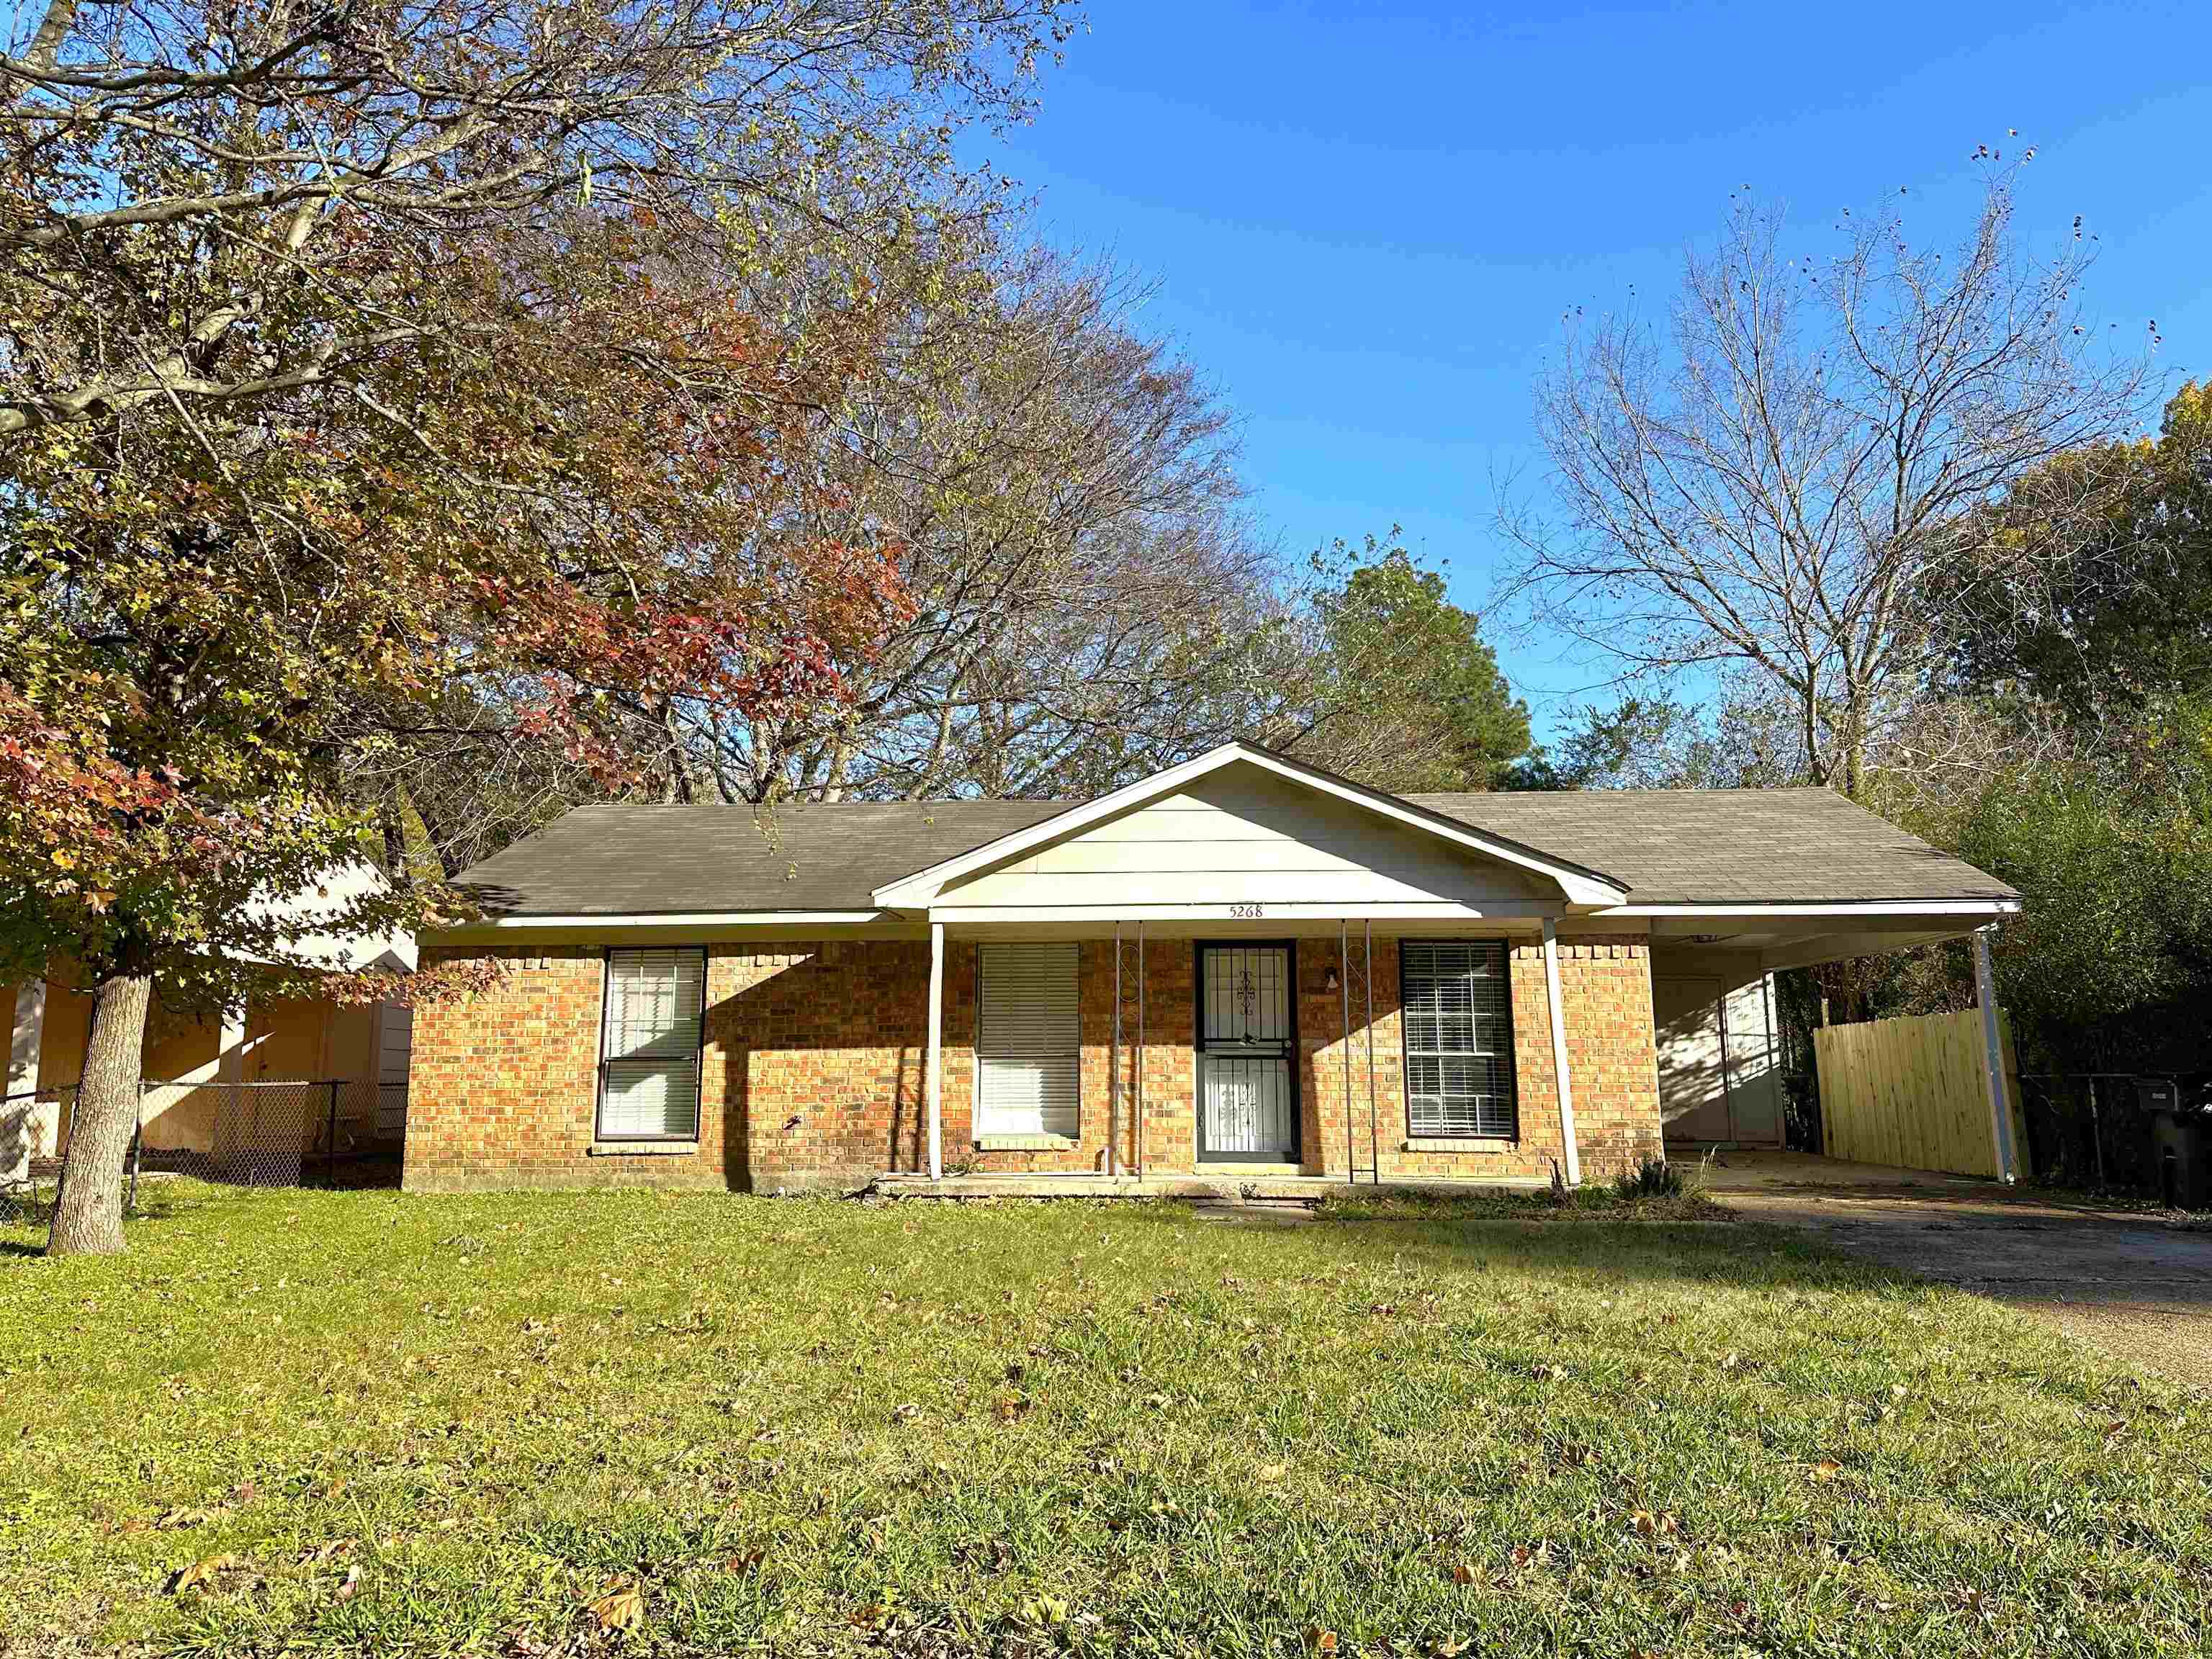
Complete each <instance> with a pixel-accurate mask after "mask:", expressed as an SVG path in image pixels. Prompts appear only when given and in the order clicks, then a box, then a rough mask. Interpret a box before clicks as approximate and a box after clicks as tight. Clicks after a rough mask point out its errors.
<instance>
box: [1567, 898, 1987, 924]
mask: <svg viewBox="0 0 2212 1659" xmlns="http://www.w3.org/2000/svg"><path fill="white" fill-rule="evenodd" d="M2019 913H2020V901H2019V900H2018V899H2016V898H1954V899H1861V900H1856V901H1849V902H1831V903H1821V904H1617V905H1614V906H1613V907H1611V908H1608V909H1604V910H1600V911H1597V912H1595V918H1597V919H1603V918H1605V917H1608V916H1745V917H1753V916H1778V917H1785V918H1786V917H1790V916H1806V917H1820V916H1845V917H1850V916H2010V915H2018V914H2019Z"/></svg>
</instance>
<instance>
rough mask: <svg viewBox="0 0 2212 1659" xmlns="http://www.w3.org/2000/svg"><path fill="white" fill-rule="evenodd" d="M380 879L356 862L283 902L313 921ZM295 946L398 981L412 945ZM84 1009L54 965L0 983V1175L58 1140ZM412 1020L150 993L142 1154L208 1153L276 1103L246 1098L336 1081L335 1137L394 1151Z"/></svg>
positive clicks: (301, 1003) (51, 1150) (71, 1096)
mask: <svg viewBox="0 0 2212 1659" xmlns="http://www.w3.org/2000/svg"><path fill="white" fill-rule="evenodd" d="M384 879H385V878H384V877H383V876H382V875H381V874H380V873H379V872H376V871H375V870H374V869H372V868H370V867H369V866H356V867H355V868H352V869H349V870H346V871H341V872H336V873H334V874H333V875H331V876H330V877H328V878H325V881H324V882H323V883H321V884H319V887H320V890H319V891H317V892H314V893H301V894H299V895H295V896H293V897H292V898H290V899H289V900H286V901H284V902H283V906H284V908H287V909H289V910H291V911H292V912H294V913H295V915H302V916H305V917H307V918H308V919H310V920H312V919H313V917H314V916H315V915H317V914H318V913H319V912H321V911H323V910H325V909H330V908H334V907H336V906H337V905H340V904H343V903H344V902H348V901H349V899H351V898H353V897H354V896H356V895H357V894H358V893H359V892H360V891H361V890H362V888H363V886H364V885H365V884H371V883H380V882H382V881H383V880H384ZM296 949H297V950H298V951H299V952H300V953H301V955H302V956H304V957H307V958H308V959H309V960H312V961H315V962H319V963H325V964H326V965H327V966H329V967H331V968H333V969H362V968H371V967H378V968H387V969H392V970H394V971H397V972H410V971H412V969H413V968H414V966H415V946H414V941H413V940H412V939H410V938H408V937H407V936H406V935H404V934H397V933H395V934H387V935H382V936H379V937H376V938H369V939H356V938H350V937H340V936H338V935H336V934H331V933H316V934H312V935H309V936H307V937H306V938H304V939H301V940H299V941H298V942H297V945H296ZM92 1002H93V1000H92V997H91V994H89V992H88V991H87V990H85V989H83V988H81V987H80V986H79V985H78V983H77V975H76V974H75V973H74V972H72V971H71V969H70V968H69V967H68V966H67V965H66V964H62V963H50V964H49V966H48V971H47V974H46V977H44V978H43V979H38V980H32V981H26V982H25V983H22V984H20V985H14V986H8V985H0V1007H4V1008H9V1009H10V1010H12V1017H11V1023H10V1030H9V1060H8V1087H7V1096H8V1103H7V1119H6V1125H5V1127H4V1128H0V1140H4V1142H5V1143H6V1144H5V1145H4V1146H0V1172H5V1171H6V1170H10V1169H14V1168H17V1167H20V1165H21V1161H22V1159H24V1158H51V1157H52V1156H54V1155H55V1154H56V1153H57V1152H58V1151H59V1149H60V1148H61V1146H63V1145H64V1144H65V1143H66V1140H67V1138H68V1133H69V1118H70V1108H71V1105H72V1103H73V1102H74V1100H75V1097H76V1085H77V1083H78V1080H79V1079H81V1078H82V1076H83V1075H84V1055H85V1046H86V1044H87V1042H88V1041H89V1040H90V1037H91V1034H92ZM410 1018H411V1016H410V1010H409V1009H408V1008H407V1007H406V1006H404V1005H401V1004H398V1003H377V1004H350V1003H349V1004H343V1005H341V1004H338V1003H335V1002H332V1001H330V1000H327V999H323V998H301V997H288V998H276V997H248V998H247V999H246V1000H245V1002H243V1003H241V1004H240V1005H238V1006H234V1007H231V1008H228V1009H225V1010H222V1011H221V1012H207V1011H202V1010H198V1009H194V1008H189V1007H182V1006H171V1005H170V1004H169V1002H168V1001H167V1000H165V999H164V997H163V995H162V987H161V986H160V985H159V984H158V983H157V984H156V985H155V987H154V1004H153V1006H152V1007H151V1008H150V1009H149V1011H148V1013H147V1018H146V1036H145V1042H144V1044H143V1048H142V1049H141V1057H140V1061H139V1073H140V1076H141V1077H142V1078H143V1079H144V1081H145V1084H146V1088H145V1091H144V1103H143V1113H142V1117H143V1142H144V1146H145V1147H146V1149H147V1150H148V1151H149V1152H174V1153H200V1154H207V1153H213V1152H217V1151H218V1150H219V1148H220V1147H221V1146H222V1143H223V1142H224V1141H225V1140H226V1139H229V1140H235V1139H238V1138H239V1137H240V1135H247V1136H251V1135H252V1134H253V1133H257V1132H258V1126H257V1122H256V1119H257V1117H266V1116H268V1115H269V1114H267V1113H257V1112H256V1111H255V1108H256V1106H257V1105H266V1106H270V1107H276V1105H277V1104H278V1103H277V1102H276V1100H275V1099H274V1098H273V1097H269V1096H268V1095H267V1094H266V1093H265V1092H264V1095H263V1096H259V1097H257V1096H256V1095H254V1094H253V1093H252V1092H251V1090H253V1089H260V1090H264V1091H266V1090H267V1087H268V1085H275V1084H278V1083H306V1082H310V1081H312V1082H318V1083H329V1082H331V1081H337V1082H340V1083H342V1084H343V1085H346V1088H345V1090H344V1091H343V1093H342V1095H341V1097H340V1099H339V1102H338V1104H339V1108H340V1115H341V1117H342V1119H343V1125H342V1131H343V1134H344V1135H345V1136H346V1137H348V1138H349V1139H368V1138H373V1137H382V1138H388V1139H392V1140H393V1141H397V1140H398V1138H399V1136H400V1134H401V1133H402V1131H403V1129H404V1113H405V1109H406V1082H407V1060H408V1051H409V1048H410V1041H411V1032H410ZM282 1106H283V1112H284V1113H285V1115H286V1118H287V1121H288V1123H297V1124H298V1125H299V1127H300V1131H301V1133H306V1132H309V1131H312V1132H314V1133H323V1132H325V1130H326V1127H327V1119H326V1117H325V1115H324V1114H323V1113H321V1112H319V1111H318V1112H310V1111H308V1109H307V1105H306V1104H305V1103H303V1102H302V1101H295V1100H291V1099H287V1100H285V1101H283V1103H282ZM310 1118H312V1119H313V1121H312V1122H310V1121H307V1120H308V1119H310Z"/></svg>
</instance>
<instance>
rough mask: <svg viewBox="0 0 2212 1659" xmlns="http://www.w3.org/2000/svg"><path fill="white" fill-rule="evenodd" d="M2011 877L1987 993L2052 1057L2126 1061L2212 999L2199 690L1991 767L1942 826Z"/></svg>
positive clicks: (2199, 1022)
mask: <svg viewBox="0 0 2212 1659" xmlns="http://www.w3.org/2000/svg"><path fill="white" fill-rule="evenodd" d="M1953 840H1954V844H1955V847H1956V849H1957V851H1958V852H1959V854H1960V856H1961V857H1964V858H1966V859H1968V860H1972V862H1973V863H1975V864H1977V865H1978V866H1981V867H1982V868H1983V869H1985V870H1987V871H1989V872H1990V873H1991V874H1993V875H1996V876H2000V877H2002V878H2004V879H2005V880H2006V881H2008V882H2010V883H2011V884H2013V885H2014V886H2015V887H2017V888H2019V889H2020V890H2021V898H2022V903H2021V914H2020V915H2017V916H2015V917H2014V918H2012V919H2010V920H2009V921H2007V922H2006V923H2005V925H2004V927H2003V930H2002V933H2001V934H2000V935H1999V947H1998V951H1997V953H1996V972H1997V979H1998V987H1999V992H2000V995H2001V997H2002V1000H2003V1002H2004V1004H2005V1006H2008V1008H2010V1009H2011V1010H2012V1011H2013V1012H2014V1015H2015V1018H2016V1019H2018V1020H2019V1021H2020V1022H2021V1025H2022V1027H2023V1036H2024V1039H2026V1040H2027V1041H2030V1042H2034V1043H2036V1044H2038V1045H2039V1046H2040V1047H2042V1048H2045V1050H2046V1051H2048V1052H2055V1053H2057V1054H2062V1055H2066V1056H2070V1057H2071V1058H2070V1059H2069V1061H2068V1063H2067V1064H2066V1065H2065V1066H2063V1069H2069V1070H2085V1071H2086V1070H2092V1069H2106V1068H2111V1067H2114V1066H2126V1065H2127V1064H2128V1063H2129V1059H2130V1054H2132V1053H2134V1052H2138V1051H2142V1050H2146V1049H2148V1048H2156V1047H2163V1046H2165V1040H2166V1036H2168V1035H2169V1034H2168V1033H2167V1032H2166V1031H2164V1030H2161V1028H2162V1027H2165V1026H2167V1025H2169V1024H2172V1022H2174V1021H2176V1020H2179V1021H2180V1022H2182V1023H2183V1024H2185V1026H2187V1025H2192V1024H2193V1028H2194V1030H2195V1031H2196V1033H2197V1036H2198V1037H2199V1039H2200V1041H2201V1038H2202V1034H2203V1023H2204V1011H2205V1010H2206V1009H2207V1008H2212V697H2206V696H2194V697H2189V698H2184V699H2181V700H2179V701H2178V702H2175V703H2173V704H2172V705H2171V706H2170V707H2168V708H2166V709H2164V710H2162V711H2160V712H2159V713H2157V714H2154V715H2151V716H2148V717H2147V718H2146V719H2144V720H2142V722H2141V723H2140V724H2138V725H2137V726H2135V727H2133V728H2132V729H2130V731H2129V732H2128V733H2127V734H2126V736H2125V738H2124V740H2123V741H2119V742H2116V743H2112V744H2109V745H2108V746H2106V747H2104V748H2102V749H2100V750H2075V751H2074V752H2073V753H2071V754H2069V755H2067V756H2065V757H2059V758H2045V759H2044V760H2043V761H2041V762H2040V763H2039V764H2038V765H2037V766H2036V767H2034V768H2033V769H2031V770H2022V771H2019V772H2015V773H2012V774H2010V775H2006V776H2004V777H2003V778H2002V779H2000V780H1998V781H1996V782H1994V783H1992V784H1991V785H1990V787H1988V788H1987V789H1986V790H1984V792H1983V793H1981V794H1980V795H1979V796H1978V799H1974V800H1973V801H1972V804H1971V805H1970V806H1969V807H1968V808H1967V810H1966V813H1965V815H1964V817H1963V819H1962V821H1961V822H1960V824H1959V826H1958V829H1957V831H1956V833H1955V836H1954V837H1953Z"/></svg>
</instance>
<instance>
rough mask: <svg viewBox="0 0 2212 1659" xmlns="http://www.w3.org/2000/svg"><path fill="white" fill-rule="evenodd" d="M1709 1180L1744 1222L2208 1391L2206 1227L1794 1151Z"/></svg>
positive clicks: (1738, 1158) (1742, 1161)
mask: <svg viewBox="0 0 2212 1659" xmlns="http://www.w3.org/2000/svg"><path fill="white" fill-rule="evenodd" d="M1712 1174H1713V1188H1714V1194H1713V1195H1714V1196H1715V1197H1716V1198H1717V1199H1718V1200H1720V1201H1721V1202H1722V1203H1724V1204H1726V1205H1727V1206H1729V1208H1731V1209H1733V1210H1735V1211H1736V1212H1738V1213H1739V1214H1741V1215H1744V1216H1746V1217H1750V1218H1757V1219H1759V1220H1761V1221H1771V1222H1778V1223H1781V1224H1783V1225H1788V1226H1793V1227H1803V1228H1805V1229H1807V1230H1808V1231H1813V1232H1817V1233H1819V1234H1820V1235H1821V1236H1823V1237H1826V1238H1828V1239H1830V1240H1831V1241H1832V1242H1833V1243H1837V1244H1839V1245H1841V1246H1842V1247H1843V1248H1844V1249H1849V1250H1853V1251H1856V1252H1858V1253H1860V1254H1862V1255H1869V1256H1872V1257H1873V1258H1875V1260H1877V1261H1882V1262H1884V1263H1887V1265H1889V1266H1891V1267H1899V1268H1902V1269H1904V1270H1905V1272H1908V1273H1919V1274H1921V1275H1923V1277H1926V1278H1929V1279H1942V1280H1943V1281H1945V1282H1946V1283H1948V1284H1953V1285H1960V1286H1961V1287H1963V1288H1964V1289H1966V1290H1970V1291H1978V1292H1979V1293H1981V1294H1982V1295H1984V1296H1990V1297H1996V1298H1997V1299H1998V1300H2000V1301H2002V1302H2008V1303H2010V1304H2014V1305H2015V1306H2017V1307H2020V1308H2023V1309H2026V1310H2029V1311H2031V1312H2033V1313H2035V1314H2037V1315H2039V1316H2042V1317H2044V1318H2045V1319H2048V1320H2050V1321H2051V1322H2052V1323H2053V1324H2056V1325H2057V1326H2058V1327H2059V1328H2061V1329H2063V1330H2065V1331H2067V1332H2069V1334H2073V1335H2075V1336H2078V1337H2081V1338H2083V1339H2085V1340H2088V1341H2092V1342H2096V1343H2100V1344H2102V1345H2103V1346H2106V1347H2107V1348H2109V1349H2112V1351H2113V1352H2116V1353H2118V1355H2120V1357H2121V1358H2125V1359H2129V1360H2131V1361H2134V1362H2136V1363H2138V1364H2144V1365H2148V1366H2150V1367H2151V1368H2153V1369H2154V1370H2160V1371H2163V1372H2164V1373H2166V1375H2167V1376H2171V1377H2173V1378H2174V1379H2175V1380H2177V1381H2179V1382H2182V1383H2189V1384H2191V1386H2193V1387H2196V1388H2198V1389H2212V1231H2185V1230H2184V1229H2181V1228H2179V1227H2175V1226H2172V1225H2168V1223H2167V1221H2166V1218H2165V1217H2163V1216H2162V1215H2160V1214H2157V1213H2151V1214H2143V1213H2138V1212H2127V1211H2115V1210H2101V1209H2096V1208H2093V1207H2090V1206H2082V1205H2075V1204H2069V1203H2063V1202H2054V1201H2052V1200H2049V1199H2047V1198H2044V1197H2040V1196H2038V1195H2035V1194H2011V1193H2008V1192H2006V1191H2005V1190H2003V1189H2002V1188H1997V1187H1995V1186H1993V1185H1992V1184H1990V1182H1982V1181H1960V1180H1957V1179H1954V1178H1952V1177H1949V1176H1933V1175H1926V1174H1923V1173H1920V1172H1917V1171H1911V1170H1878V1169H1874V1168H1872V1167H1870V1166H1869V1165H1865V1164H1834V1163H1830V1162H1829V1161H1828V1160H1826V1159H1823V1158H1808V1157H1805V1156H1803V1155H1802V1154H1793V1153H1741V1152H1729V1153H1724V1154H1723V1155H1722V1157H1721V1158H1718V1159H1716V1160H1715V1163H1714V1166H1713V1171H1712Z"/></svg>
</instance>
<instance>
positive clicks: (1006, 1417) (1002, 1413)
mask: <svg viewBox="0 0 2212 1659" xmlns="http://www.w3.org/2000/svg"><path fill="white" fill-rule="evenodd" d="M1029 1409H1030V1401H1028V1400H1026V1399H1024V1397H1023V1396H1022V1395H1018V1394H1010V1395H1005V1396H1004V1397H1003V1398H1001V1399H1000V1401H998V1402H997V1403H996V1404H994V1406H993V1407H991V1414H992V1415H993V1416H994V1417H995V1418H997V1419H999V1421H1000V1422H1001V1423H1016V1422H1019V1421H1020V1420H1021V1419H1023V1418H1024V1417H1026V1416H1027V1415H1028V1414H1029Z"/></svg>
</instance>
